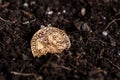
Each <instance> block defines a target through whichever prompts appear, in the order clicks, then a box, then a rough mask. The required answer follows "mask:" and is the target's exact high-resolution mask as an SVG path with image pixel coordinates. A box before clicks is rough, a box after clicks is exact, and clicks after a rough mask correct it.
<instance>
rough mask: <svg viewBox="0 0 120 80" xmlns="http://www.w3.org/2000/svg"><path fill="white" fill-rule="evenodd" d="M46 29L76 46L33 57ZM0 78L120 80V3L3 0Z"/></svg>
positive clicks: (0, 0) (111, 0) (103, 0)
mask: <svg viewBox="0 0 120 80" xmlns="http://www.w3.org/2000/svg"><path fill="white" fill-rule="evenodd" d="M43 25H44V26H48V25H51V26H54V27H57V28H60V29H62V30H64V31H65V32H66V33H67V34H68V35H69V37H70V40H71V44H72V46H71V48H70V49H69V50H66V51H64V52H62V53H61V54H50V53H48V54H47V55H46V56H42V57H40V58H34V57H33V55H32V52H31V49H30V41H31V38H32V36H33V34H34V33H35V32H36V31H37V30H39V29H40V28H41V27H42V26H43ZM0 80H120V0H0Z"/></svg>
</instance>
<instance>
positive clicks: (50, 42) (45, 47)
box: [31, 27, 71, 57]
mask: <svg viewBox="0 0 120 80" xmlns="http://www.w3.org/2000/svg"><path fill="white" fill-rule="evenodd" d="M70 46H71V43H70V39H69V37H68V36H67V34H66V33H65V32H64V31H63V30H61V29H58V28H55V27H44V28H42V29H40V30H38V31H37V32H36V33H35V34H34V35H33V37H32V40H31V50H32V54H33V56H34V57H40V56H42V55H46V54H47V53H61V52H62V51H63V50H64V49H69V48H70Z"/></svg>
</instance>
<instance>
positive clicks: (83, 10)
mask: <svg viewBox="0 0 120 80" xmlns="http://www.w3.org/2000/svg"><path fill="white" fill-rule="evenodd" d="M85 14H86V9H85V8H82V9H81V15H82V16H85Z"/></svg>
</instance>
